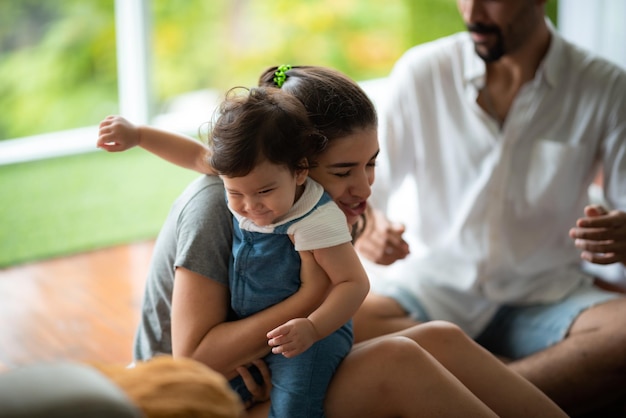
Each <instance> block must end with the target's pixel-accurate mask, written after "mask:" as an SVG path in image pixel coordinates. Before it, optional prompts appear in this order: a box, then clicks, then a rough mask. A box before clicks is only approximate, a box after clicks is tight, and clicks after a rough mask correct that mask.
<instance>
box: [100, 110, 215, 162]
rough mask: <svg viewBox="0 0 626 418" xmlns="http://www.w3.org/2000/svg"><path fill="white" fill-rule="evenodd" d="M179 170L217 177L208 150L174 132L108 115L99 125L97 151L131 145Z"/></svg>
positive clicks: (126, 147)
mask: <svg viewBox="0 0 626 418" xmlns="http://www.w3.org/2000/svg"><path fill="white" fill-rule="evenodd" d="M137 145H138V146H140V147H141V148H143V149H145V150H146V151H149V152H151V153H153V154H155V155H156V156H158V157H160V158H163V159H164V160H166V161H169V162H171V163H173V164H176V165H178V166H180V167H183V168H188V169H190V170H194V171H198V172H200V173H204V174H217V173H215V171H214V170H213V168H212V167H211V165H210V164H209V156H210V155H211V151H210V150H209V149H208V147H206V146H205V145H204V144H202V143H201V142H199V141H197V140H195V139H193V138H190V137H188V136H185V135H181V134H178V133H175V132H169V131H165V130H162V129H156V128H152V127H150V126H144V125H141V126H139V125H135V124H133V123H131V122H129V121H128V120H126V119H124V118H123V117H121V116H108V117H107V118H106V119H104V120H103V121H102V122H100V126H99V135H98V142H97V146H98V148H102V149H104V150H106V151H109V152H119V151H126V150H128V149H130V148H133V147H135V146H137Z"/></svg>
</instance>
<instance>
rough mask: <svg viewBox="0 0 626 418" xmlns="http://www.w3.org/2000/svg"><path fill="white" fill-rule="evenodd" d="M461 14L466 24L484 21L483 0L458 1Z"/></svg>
mask: <svg viewBox="0 0 626 418" xmlns="http://www.w3.org/2000/svg"><path fill="white" fill-rule="evenodd" d="M458 7H459V12H460V13H461V17H462V18H463V21H464V22H466V23H477V22H482V21H483V20H484V9H483V0H458Z"/></svg>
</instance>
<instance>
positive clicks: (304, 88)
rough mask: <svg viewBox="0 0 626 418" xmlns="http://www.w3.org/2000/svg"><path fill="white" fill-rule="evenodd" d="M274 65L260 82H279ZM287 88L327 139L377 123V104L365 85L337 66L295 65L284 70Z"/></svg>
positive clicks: (265, 83) (342, 135)
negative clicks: (334, 68)
mask: <svg viewBox="0 0 626 418" xmlns="http://www.w3.org/2000/svg"><path fill="white" fill-rule="evenodd" d="M277 68H278V67H271V68H268V69H267V70H265V72H264V73H263V74H262V75H261V77H260V78H259V86H266V87H269V86H276V84H275V82H274V73H275V72H276V70H277ZM285 76H286V78H285V81H284V83H283V84H282V86H281V90H285V91H286V92H288V93H290V94H291V95H293V96H294V97H297V98H298V100H300V101H301V102H302V104H304V107H305V108H306V110H307V111H308V112H309V118H310V119H311V122H312V123H313V126H315V128H316V129H317V130H318V131H319V132H320V133H321V134H323V135H324V136H325V137H326V138H328V141H333V140H334V139H337V138H341V137H345V136H347V135H350V134H352V133H354V131H356V130H357V129H364V128H371V127H374V128H375V127H376V126H377V117H376V110H375V108H374V104H373V103H372V101H371V100H370V98H369V97H368V96H367V94H365V92H364V91H363V89H361V87H360V86H359V85H358V84H357V83H355V82H354V81H353V80H352V79H350V78H349V77H347V76H346V75H344V74H342V73H341V72H339V71H337V70H333V69H332V68H327V67H317V66H294V67H291V69H289V70H287V71H285Z"/></svg>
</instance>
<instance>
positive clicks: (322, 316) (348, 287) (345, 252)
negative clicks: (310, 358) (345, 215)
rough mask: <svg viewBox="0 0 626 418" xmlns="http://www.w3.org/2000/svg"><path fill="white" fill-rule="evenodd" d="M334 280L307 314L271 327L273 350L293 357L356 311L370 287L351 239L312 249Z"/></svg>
mask: <svg viewBox="0 0 626 418" xmlns="http://www.w3.org/2000/svg"><path fill="white" fill-rule="evenodd" d="M313 254H314V257H315V261H316V262H317V263H318V264H319V266H320V267H321V268H322V269H323V270H324V271H325V273H326V275H328V277H329V279H330V281H331V288H330V291H329V293H328V295H327V297H326V299H325V300H324V302H323V303H322V304H321V305H320V307H319V308H318V309H316V310H315V311H314V312H312V313H311V314H310V315H309V316H308V317H307V318H295V319H292V320H291V321H288V322H287V323H285V324H284V325H281V326H280V327H277V328H275V329H273V330H272V331H270V332H269V333H268V334H267V336H268V339H269V341H268V343H269V345H270V346H272V347H273V349H272V352H274V353H275V354H279V353H280V354H283V355H284V356H285V357H294V356H296V355H298V354H300V353H302V352H304V351H305V350H306V349H308V348H309V347H310V346H311V345H312V344H313V343H314V342H316V341H318V340H320V339H322V338H324V337H326V336H328V335H330V334H331V333H332V332H334V331H335V330H337V329H338V328H339V327H341V326H342V325H343V324H345V323H346V322H347V321H348V320H349V319H350V318H351V317H352V315H354V313H355V312H356V311H357V309H358V308H359V306H361V303H362V302H363V300H364V299H365V296H366V295H367V292H368V291H369V279H368V278H367V274H366V273H365V269H364V268H363V265H362V264H361V261H360V260H359V258H358V256H357V254H356V251H355V250H354V247H353V246H352V244H351V243H345V244H341V245H338V246H334V247H330V248H324V249H318V250H314V251H313Z"/></svg>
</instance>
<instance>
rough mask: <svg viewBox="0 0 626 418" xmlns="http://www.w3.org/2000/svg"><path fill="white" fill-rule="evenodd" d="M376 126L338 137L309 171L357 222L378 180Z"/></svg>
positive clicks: (350, 222) (353, 220) (349, 221)
mask: <svg viewBox="0 0 626 418" xmlns="http://www.w3.org/2000/svg"><path fill="white" fill-rule="evenodd" d="M378 152H379V147H378V136H377V130H376V127H375V126H374V127H371V128H366V129H360V130H357V131H355V132H354V133H352V134H350V135H348V136H345V137H343V138H336V139H334V140H332V141H331V142H330V143H329V146H328V148H327V149H326V151H324V152H323V153H322V154H321V155H320V156H319V157H318V159H317V166H316V167H314V168H312V169H310V170H309V177H311V178H312V179H313V180H315V181H317V182H318V183H320V184H321V185H322V186H323V187H324V189H326V191H327V192H328V194H330V196H331V197H332V198H333V200H334V201H335V203H337V205H338V206H339V208H340V209H341V210H342V211H343V213H344V214H345V215H346V218H347V219H348V223H349V224H350V225H353V224H354V223H355V222H356V221H357V220H358V219H359V217H360V215H361V214H362V213H363V212H364V211H365V208H366V206H367V198H368V197H369V196H370V194H371V192H372V189H371V185H372V183H374V167H375V165H376V157H377V156H378Z"/></svg>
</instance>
